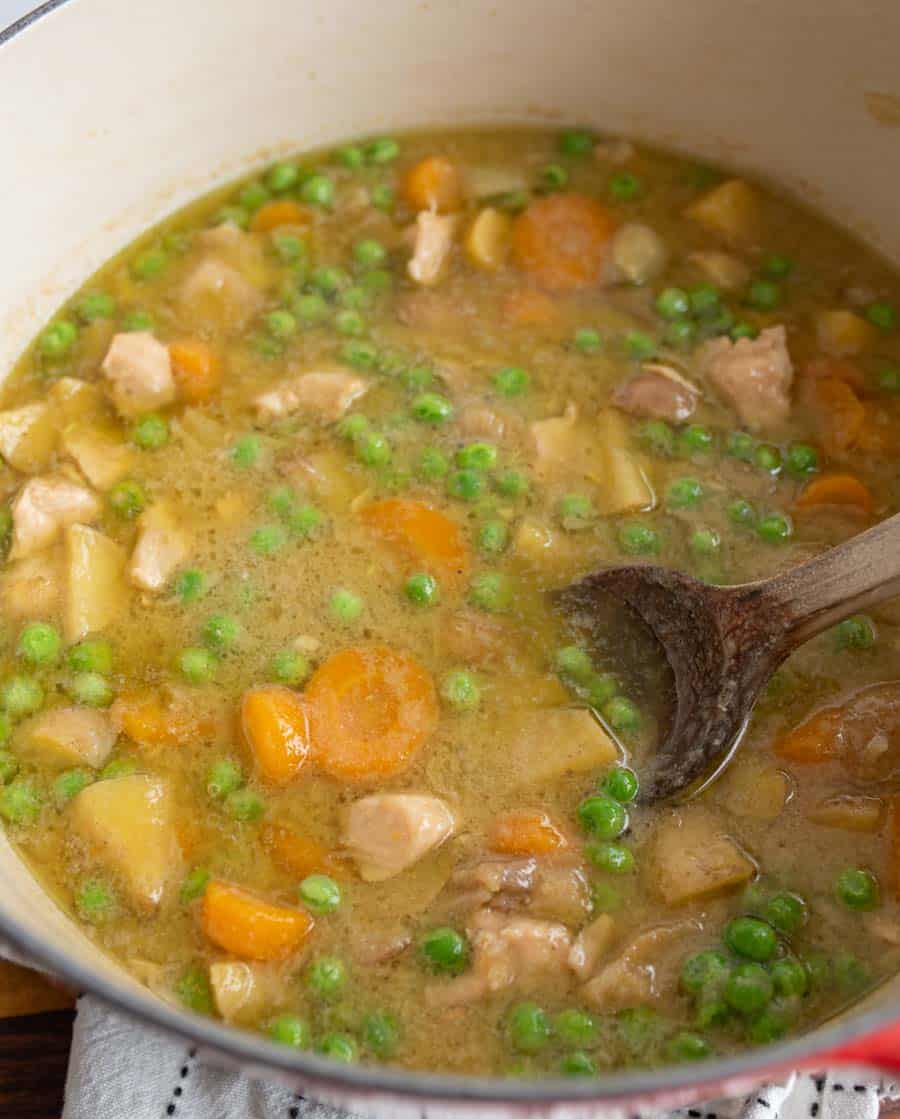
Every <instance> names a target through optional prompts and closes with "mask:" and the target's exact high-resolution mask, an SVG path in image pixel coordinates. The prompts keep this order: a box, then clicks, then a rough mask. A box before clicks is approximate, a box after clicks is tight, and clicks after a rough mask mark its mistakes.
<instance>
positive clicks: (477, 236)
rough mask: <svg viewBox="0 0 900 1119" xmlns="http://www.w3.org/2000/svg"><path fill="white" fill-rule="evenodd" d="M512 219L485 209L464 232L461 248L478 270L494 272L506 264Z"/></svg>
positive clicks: (496, 211) (500, 212) (498, 212)
mask: <svg viewBox="0 0 900 1119" xmlns="http://www.w3.org/2000/svg"><path fill="white" fill-rule="evenodd" d="M511 231H512V218H511V217H510V216H509V215H508V214H504V213H503V212H502V211H501V210H495V209H493V207H491V206H487V207H485V209H483V210H482V211H481V213H480V214H479V215H478V216H477V217H476V218H475V220H474V221H473V222H472V224H471V225H470V226H469V228H468V230H467V231H466V236H465V240H464V241H463V248H464V249H465V250H466V256H468V258H469V260H471V262H472V263H473V264H475V265H477V266H478V267H479V268H487V269H488V270H490V271H494V270H495V269H497V268H500V267H502V266H503V264H505V263H506V258H507V256H509V249H510V234H511Z"/></svg>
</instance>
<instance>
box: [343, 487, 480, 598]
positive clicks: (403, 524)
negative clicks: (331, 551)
mask: <svg viewBox="0 0 900 1119" xmlns="http://www.w3.org/2000/svg"><path fill="white" fill-rule="evenodd" d="M360 518H361V520H362V522H363V524H365V525H368V526H369V527H370V528H371V529H373V530H374V531H375V532H376V533H377V534H378V535H379V536H380V537H381V538H382V539H383V540H384V541H386V542H387V543H388V544H389V545H390V546H391V547H392V548H393V549H394V550H395V551H396V552H397V553H398V554H399V555H400V557H401V559H402V560H403V561H404V563H405V564H406V565H407V566H408V567H410V569H412V570H415V569H419V568H424V569H425V570H427V571H429V572H430V573H431V574H432V575H434V576H436V577H437V578H438V579H441V580H442V581H443V582H444V583H447V584H454V583H459V582H462V581H463V580H465V578H466V576H467V575H468V572H469V549H468V547H467V546H466V542H465V540H464V538H463V534H462V530H461V529H460V527H459V525H458V524H457V523H456V522H455V521H451V520H450V518H449V517H447V516H445V514H443V513H440V512H438V510H437V509H434V508H432V507H431V506H430V505H426V504H425V502H423V501H410V500H407V499H406V498H402V497H391V498H387V499H386V500H385V501H375V502H373V503H372V504H371V505H367V506H366V507H365V508H364V509H363V510H362V512H361V513H360Z"/></svg>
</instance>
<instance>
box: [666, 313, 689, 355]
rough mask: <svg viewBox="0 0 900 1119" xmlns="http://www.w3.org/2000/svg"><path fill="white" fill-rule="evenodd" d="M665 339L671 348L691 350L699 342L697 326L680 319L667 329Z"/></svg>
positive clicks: (687, 320)
mask: <svg viewBox="0 0 900 1119" xmlns="http://www.w3.org/2000/svg"><path fill="white" fill-rule="evenodd" d="M665 338H666V341H667V342H668V343H669V345H670V346H676V347H677V348H678V349H680V350H686V349H689V348H690V347H691V346H693V344H694V343H695V342H696V341H697V326H696V324H695V323H692V322H691V321H690V320H689V319H678V320H677V321H675V322H670V323H669V325H668V326H667V327H666V333H665Z"/></svg>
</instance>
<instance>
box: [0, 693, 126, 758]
mask: <svg viewBox="0 0 900 1119" xmlns="http://www.w3.org/2000/svg"><path fill="white" fill-rule="evenodd" d="M14 742H15V748H16V753H17V754H18V756H19V757H22V758H28V759H30V760H33V761H34V762H36V763H38V764H39V765H46V766H52V767H54V768H56V769H66V768H68V767H69V766H75V765H89V766H90V767H91V768H92V769H99V768H100V766H102V765H103V763H104V762H105V761H106V759H107V758H108V757H109V755H110V752H111V751H112V748H113V746H114V745H115V742H116V732H115V730H114V729H113V725H112V722H111V721H110V718H109V715H108V714H107V713H106V712H105V711H96V710H94V709H93V708H91V707H55V708H53V709H52V710H51V711H42V712H41V713H40V714H39V715H34V716H33V717H32V718H30V719H28V720H26V721H25V722H24V723H22V725H21V726H20V727H18V728H17V729H16V734H15V739H14Z"/></svg>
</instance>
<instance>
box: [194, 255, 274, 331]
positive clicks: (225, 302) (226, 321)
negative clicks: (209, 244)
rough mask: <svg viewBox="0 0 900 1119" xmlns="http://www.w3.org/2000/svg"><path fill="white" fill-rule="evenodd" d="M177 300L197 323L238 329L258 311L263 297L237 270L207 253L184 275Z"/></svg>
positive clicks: (219, 258)
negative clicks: (178, 299)
mask: <svg viewBox="0 0 900 1119" xmlns="http://www.w3.org/2000/svg"><path fill="white" fill-rule="evenodd" d="M180 303H181V306H182V308H183V309H184V310H185V311H186V312H187V314H188V315H189V316H190V317H191V318H192V319H193V320H195V321H197V322H200V323H205V324H212V325H214V326H227V327H230V328H232V329H235V330H238V329H240V328H241V327H242V326H244V325H245V324H246V323H247V322H249V320H250V319H252V318H253V316H254V315H255V314H257V313H258V312H259V311H260V309H261V308H262V305H263V297H262V294H261V293H260V292H259V291H258V290H257V289H256V288H255V287H254V286H253V284H251V283H250V281H249V280H248V279H247V278H246V277H245V276H244V275H243V273H242V272H241V271H239V269H237V268H235V267H234V266H233V265H232V264H230V263H228V262H227V261H226V260H223V259H222V258H221V257H219V256H207V257H205V258H204V259H203V260H200V261H198V263H197V264H195V265H194V267H193V268H192V269H191V270H190V272H188V274H187V276H185V278H184V282H183V283H182V285H181V291H180Z"/></svg>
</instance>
